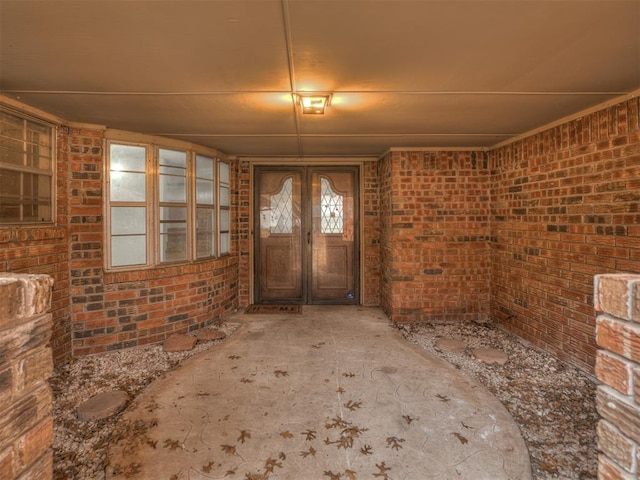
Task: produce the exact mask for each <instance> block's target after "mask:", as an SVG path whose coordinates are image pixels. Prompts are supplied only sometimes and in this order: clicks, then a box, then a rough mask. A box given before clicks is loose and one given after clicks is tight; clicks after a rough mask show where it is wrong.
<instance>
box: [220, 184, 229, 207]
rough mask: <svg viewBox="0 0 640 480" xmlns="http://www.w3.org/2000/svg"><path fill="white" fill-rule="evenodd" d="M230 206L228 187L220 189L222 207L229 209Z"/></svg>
mask: <svg viewBox="0 0 640 480" xmlns="http://www.w3.org/2000/svg"><path fill="white" fill-rule="evenodd" d="M229 204H230V198H229V189H228V188H227V187H220V205H222V206H225V207H228V206H229Z"/></svg>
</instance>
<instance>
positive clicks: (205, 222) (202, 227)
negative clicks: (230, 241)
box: [196, 208, 215, 258]
mask: <svg viewBox="0 0 640 480" xmlns="http://www.w3.org/2000/svg"><path fill="white" fill-rule="evenodd" d="M214 213H215V211H214V210H213V209H212V208H198V209H197V211H196V255H197V257H198V258H202V257H210V256H213V255H215V250H214V248H215V245H214V242H213V239H214V235H213V234H214V226H215V222H214V221H215V216H214Z"/></svg>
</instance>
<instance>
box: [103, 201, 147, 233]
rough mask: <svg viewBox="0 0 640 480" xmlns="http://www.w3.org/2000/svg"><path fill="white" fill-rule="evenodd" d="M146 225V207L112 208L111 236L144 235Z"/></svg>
mask: <svg viewBox="0 0 640 480" xmlns="http://www.w3.org/2000/svg"><path fill="white" fill-rule="evenodd" d="M146 223H147V209H146V207H111V235H132V234H141V235H144V234H145V233H146V231H147V227H146Z"/></svg>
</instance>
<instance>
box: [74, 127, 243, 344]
mask: <svg viewBox="0 0 640 480" xmlns="http://www.w3.org/2000/svg"><path fill="white" fill-rule="evenodd" d="M103 145H104V132H102V131H100V130H90V129H70V130H69V146H70V153H69V166H70V171H71V175H70V181H69V196H68V199H67V200H68V205H69V207H68V208H69V212H68V213H69V252H70V254H69V272H70V278H71V287H70V295H71V304H72V329H73V340H72V342H73V354H74V355H76V356H78V355H86V354H91V353H100V352H105V351H109V350H114V349H120V348H128V347H133V346H137V345H145V344H149V343H156V342H161V341H163V340H164V339H165V338H166V337H167V336H169V335H170V334H172V333H186V332H188V331H192V330H195V329H198V328H201V327H202V326H205V325H208V324H210V323H212V322H214V321H216V320H218V319H219V318H220V317H221V315H222V314H224V313H225V312H228V311H229V310H231V309H233V308H234V306H235V305H236V303H237V287H238V280H237V268H238V257H237V246H236V245H237V241H236V240H237V235H238V233H237V232H236V231H235V230H233V225H234V224H235V219H236V213H235V210H236V209H237V193H236V191H237V187H236V182H237V175H236V168H235V165H234V164H232V165H231V172H232V178H231V181H232V185H231V190H232V192H233V193H232V203H233V202H236V203H235V204H232V208H231V221H232V239H233V240H234V241H232V252H231V255H229V256H225V257H221V258H218V259H212V260H206V261H198V262H193V263H188V264H179V265H170V266H161V267H157V268H151V269H141V270H136V271H126V272H105V271H104V269H103V265H104V261H103V256H104V244H105V238H104V225H103V222H104V219H103V216H102V212H103V202H104V195H103V191H102V189H103V173H102V172H103V161H104V159H103V157H104V155H103Z"/></svg>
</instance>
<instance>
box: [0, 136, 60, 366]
mask: <svg viewBox="0 0 640 480" xmlns="http://www.w3.org/2000/svg"><path fill="white" fill-rule="evenodd" d="M68 138H69V137H68V132H67V130H66V129H65V128H58V131H57V139H56V140H57V141H56V148H57V151H56V155H57V161H56V189H57V196H58V199H57V200H58V201H57V205H56V225H55V226H54V225H46V226H37V225H36V226H27V227H15V226H8V227H2V228H0V272H14V273H32V274H46V275H50V276H51V277H52V278H53V279H54V285H53V296H52V301H51V314H52V317H53V327H52V328H53V338H52V347H53V356H54V358H55V359H56V361H60V362H63V361H66V360H68V359H69V358H70V357H71V307H70V304H69V266H68V259H69V255H68V234H67V212H68V205H67V202H66V197H67V194H68V183H69V162H68V160H69V159H68Z"/></svg>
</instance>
